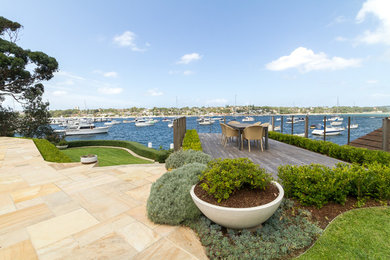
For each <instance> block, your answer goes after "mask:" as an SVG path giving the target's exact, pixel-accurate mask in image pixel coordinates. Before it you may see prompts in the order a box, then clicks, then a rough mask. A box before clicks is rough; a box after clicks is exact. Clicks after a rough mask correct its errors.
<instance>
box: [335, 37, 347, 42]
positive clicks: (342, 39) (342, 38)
mask: <svg viewBox="0 0 390 260" xmlns="http://www.w3.org/2000/svg"><path fill="white" fill-rule="evenodd" d="M335 40H336V41H338V42H345V41H347V38H345V37H343V36H337V37H336V38H335Z"/></svg>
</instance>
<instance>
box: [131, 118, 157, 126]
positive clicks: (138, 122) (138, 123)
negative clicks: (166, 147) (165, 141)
mask: <svg viewBox="0 0 390 260" xmlns="http://www.w3.org/2000/svg"><path fill="white" fill-rule="evenodd" d="M154 124H155V122H154V121H152V120H145V119H137V120H136V121H135V126H138V127H140V126H141V127H142V126H151V125H154Z"/></svg>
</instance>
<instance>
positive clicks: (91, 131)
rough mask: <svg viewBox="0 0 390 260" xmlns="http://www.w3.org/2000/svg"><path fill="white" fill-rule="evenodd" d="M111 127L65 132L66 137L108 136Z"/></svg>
mask: <svg viewBox="0 0 390 260" xmlns="http://www.w3.org/2000/svg"><path fill="white" fill-rule="evenodd" d="M108 129H109V127H96V128H93V129H70V130H65V135H94V134H106V133H108Z"/></svg>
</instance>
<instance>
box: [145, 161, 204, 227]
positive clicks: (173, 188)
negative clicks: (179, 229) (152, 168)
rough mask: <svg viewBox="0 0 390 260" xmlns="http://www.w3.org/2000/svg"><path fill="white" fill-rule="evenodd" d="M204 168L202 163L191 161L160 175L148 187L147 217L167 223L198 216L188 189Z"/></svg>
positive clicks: (171, 223) (175, 223)
mask: <svg viewBox="0 0 390 260" xmlns="http://www.w3.org/2000/svg"><path fill="white" fill-rule="evenodd" d="M204 169H206V165H204V164H200V163H191V164H187V165H184V166H182V167H180V168H179V169H176V170H173V171H171V172H167V173H165V174H164V175H162V176H161V177H160V178H159V179H158V180H157V181H156V182H155V183H153V184H152V187H151V189H150V196H149V198H148V202H147V205H146V210H147V213H148V218H149V219H150V220H152V221H153V222H155V223H158V224H169V225H180V224H181V223H183V222H184V221H189V220H193V219H196V218H198V217H199V216H200V215H201V213H200V211H199V209H198V207H197V206H196V205H195V204H194V202H193V201H192V198H191V195H190V190H191V187H192V185H194V184H196V183H197V182H198V181H199V177H198V176H199V175H200V174H201V172H202V171H203V170H204Z"/></svg>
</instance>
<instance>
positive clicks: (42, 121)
mask: <svg viewBox="0 0 390 260" xmlns="http://www.w3.org/2000/svg"><path fill="white" fill-rule="evenodd" d="M21 28H22V26H21V25H20V24H19V23H17V22H13V21H10V20H8V19H6V18H4V17H2V16H0V115H6V114H7V113H8V114H7V115H10V114H9V113H12V112H13V111H12V110H11V109H10V108H4V107H2V102H3V100H4V97H6V96H9V97H12V98H13V99H15V100H16V101H17V102H19V103H21V104H22V106H23V108H24V116H23V117H21V119H20V121H21V124H20V127H19V129H20V130H21V134H22V135H25V136H29V137H32V136H37V137H42V136H46V135H49V134H51V133H52V131H51V128H50V127H49V125H48V123H49V121H48V120H49V117H50V114H49V113H48V105H49V104H48V103H47V102H42V94H43V92H44V87H43V85H42V82H43V81H46V80H50V79H51V78H52V77H53V73H54V72H56V71H57V69H58V63H57V61H56V59H55V58H53V57H50V56H48V55H47V54H45V53H43V52H40V51H31V50H29V49H23V48H21V47H20V46H18V45H17V44H16V42H17V40H18V36H19V31H20V29H21ZM4 117H5V116H3V117H1V116H0V120H3V118H4ZM16 121H17V120H15V122H16ZM9 123H10V122H9V121H8V122H5V121H3V122H1V121H0V126H2V129H3V128H4V127H6V126H7V125H9ZM9 126H10V127H9V129H3V131H1V132H0V134H4V133H7V135H9V134H10V132H12V131H13V130H12V129H14V128H15V126H14V125H13V126H12V125H9Z"/></svg>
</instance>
